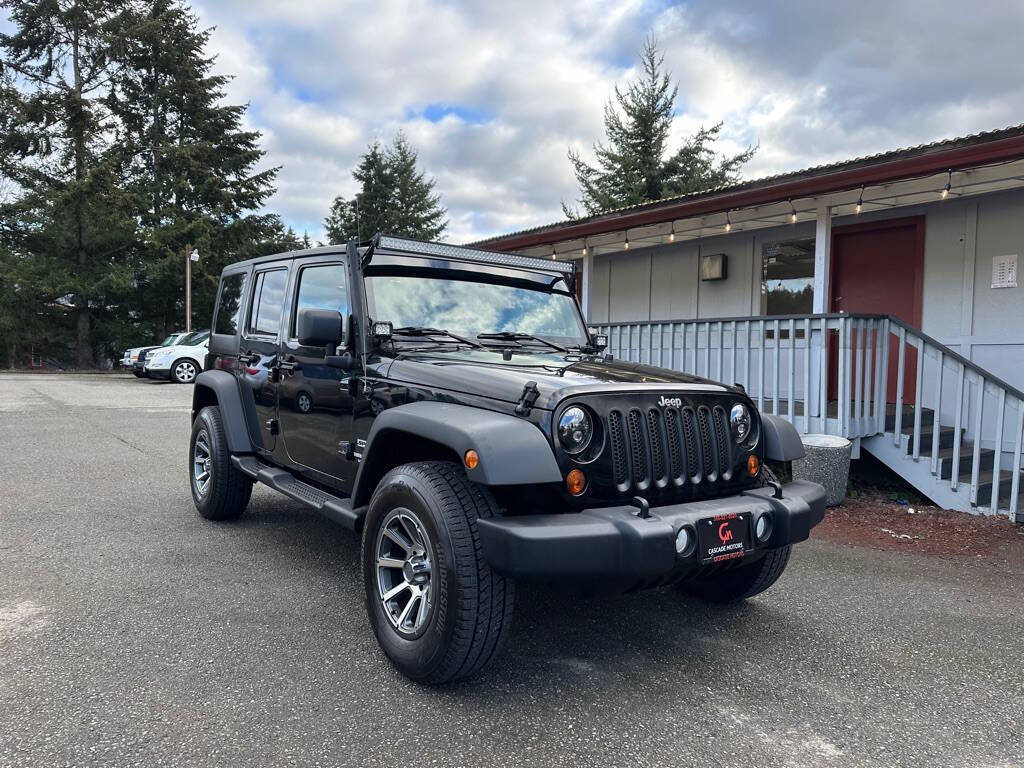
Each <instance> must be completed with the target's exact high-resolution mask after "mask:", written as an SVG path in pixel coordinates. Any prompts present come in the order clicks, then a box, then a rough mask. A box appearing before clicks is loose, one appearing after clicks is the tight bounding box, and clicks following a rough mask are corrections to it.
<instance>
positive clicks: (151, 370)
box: [143, 363, 171, 379]
mask: <svg viewBox="0 0 1024 768" xmlns="http://www.w3.org/2000/svg"><path fill="white" fill-rule="evenodd" d="M143 370H144V372H145V374H146V376H147V377H149V378H151V379H169V378H171V367H170V365H169V364H168V365H167V367H163V365H162V364H159V363H158V364H157V365H155V366H153V365H150V364H149V363H146V365H145V368H144V369H143Z"/></svg>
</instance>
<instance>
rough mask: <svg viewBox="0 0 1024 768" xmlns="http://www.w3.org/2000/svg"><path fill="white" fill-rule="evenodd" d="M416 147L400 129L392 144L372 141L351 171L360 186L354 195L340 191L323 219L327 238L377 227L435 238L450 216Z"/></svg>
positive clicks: (365, 233) (362, 235)
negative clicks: (420, 164) (423, 168)
mask: <svg viewBox="0 0 1024 768" xmlns="http://www.w3.org/2000/svg"><path fill="white" fill-rule="evenodd" d="M417 161H418V156H417V154H416V150H415V149H413V147H412V145H410V144H409V142H408V140H407V139H406V138H405V136H404V135H403V134H402V133H399V134H398V135H397V136H396V137H395V140H394V142H393V143H392V145H391V146H390V147H388V148H386V149H384V148H382V147H381V145H380V142H379V141H375V142H374V143H373V144H371V145H370V146H369V148H368V149H367V152H366V154H365V155H363V158H362V160H360V162H359V165H358V166H357V167H356V169H355V170H354V171H353V172H352V176H353V178H354V179H355V180H356V181H357V182H358V183H359V187H360V191H359V192H357V193H356V195H355V197H354V198H353V199H351V200H346V199H345V198H343V197H336V198H335V199H334V202H333V203H332V204H331V209H330V211H329V213H328V215H327V218H326V219H325V220H324V229H325V230H326V233H327V242H328V243H330V244H332V245H338V244H342V243H345V242H347V241H348V240H349V239H351V238H353V237H355V238H356V239H357V240H360V241H362V240H368V239H370V238H371V237H373V236H374V235H375V234H377V233H378V232H387V233H389V234H396V235H404V236H406V237H418V238H423V239H427V240H434V239H437V238H438V237H440V236H441V234H442V233H443V232H444V230H445V228H446V227H447V226H448V222H447V221H446V220H444V215H445V210H444V208H442V207H441V198H440V195H437V194H435V193H434V180H433V179H428V178H426V174H425V173H424V172H423V171H420V170H419V169H418V168H417Z"/></svg>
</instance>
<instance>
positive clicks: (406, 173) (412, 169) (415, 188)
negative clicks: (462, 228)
mask: <svg viewBox="0 0 1024 768" xmlns="http://www.w3.org/2000/svg"><path fill="white" fill-rule="evenodd" d="M418 159H419V158H418V155H417V152H416V150H415V149H413V147H412V145H411V144H409V142H408V140H407V139H406V138H405V134H403V133H401V132H399V133H398V135H397V136H396V137H395V141H394V143H393V144H392V145H391V147H390V148H389V149H388V151H387V157H386V160H387V164H388V167H389V168H390V171H391V183H392V185H393V193H392V200H391V213H390V222H389V224H390V230H389V231H390V232H391V233H392V234H395V235H402V236H405V237H415V238H418V239H421V240H436V239H437V238H439V237H440V236H441V234H442V233H443V232H444V230H445V228H447V226H448V221H447V219H445V218H444V215H445V213H446V211H445V209H444V208H442V207H441V196H440V195H438V194H436V193H435V192H434V184H435V182H434V180H433V179H428V178H427V177H426V174H425V173H424V172H423V171H421V170H419V169H418V168H417V167H416V164H417V162H418Z"/></svg>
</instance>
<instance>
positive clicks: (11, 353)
mask: <svg viewBox="0 0 1024 768" xmlns="http://www.w3.org/2000/svg"><path fill="white" fill-rule="evenodd" d="M17 354H18V345H17V344H15V343H14V342H13V341H12V342H11V343H10V344H9V345H8V346H7V367H8V368H9V369H10V370H12V371H13V370H14V369H15V367H17V362H16V361H15V359H14V358H15V357H17Z"/></svg>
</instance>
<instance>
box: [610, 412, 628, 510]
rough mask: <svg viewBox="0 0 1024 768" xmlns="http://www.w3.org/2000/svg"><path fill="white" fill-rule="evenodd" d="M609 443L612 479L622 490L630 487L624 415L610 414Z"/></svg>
mask: <svg viewBox="0 0 1024 768" xmlns="http://www.w3.org/2000/svg"><path fill="white" fill-rule="evenodd" d="M608 441H609V443H610V444H611V448H612V479H613V480H614V482H615V485H616V486H617V487H618V488H619V489H620V490H625V489H626V488H627V487H628V486H629V467H628V466H627V465H626V436H625V434H624V433H623V429H622V414H621V413H619V412H618V411H612V412H611V413H609V414H608Z"/></svg>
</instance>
